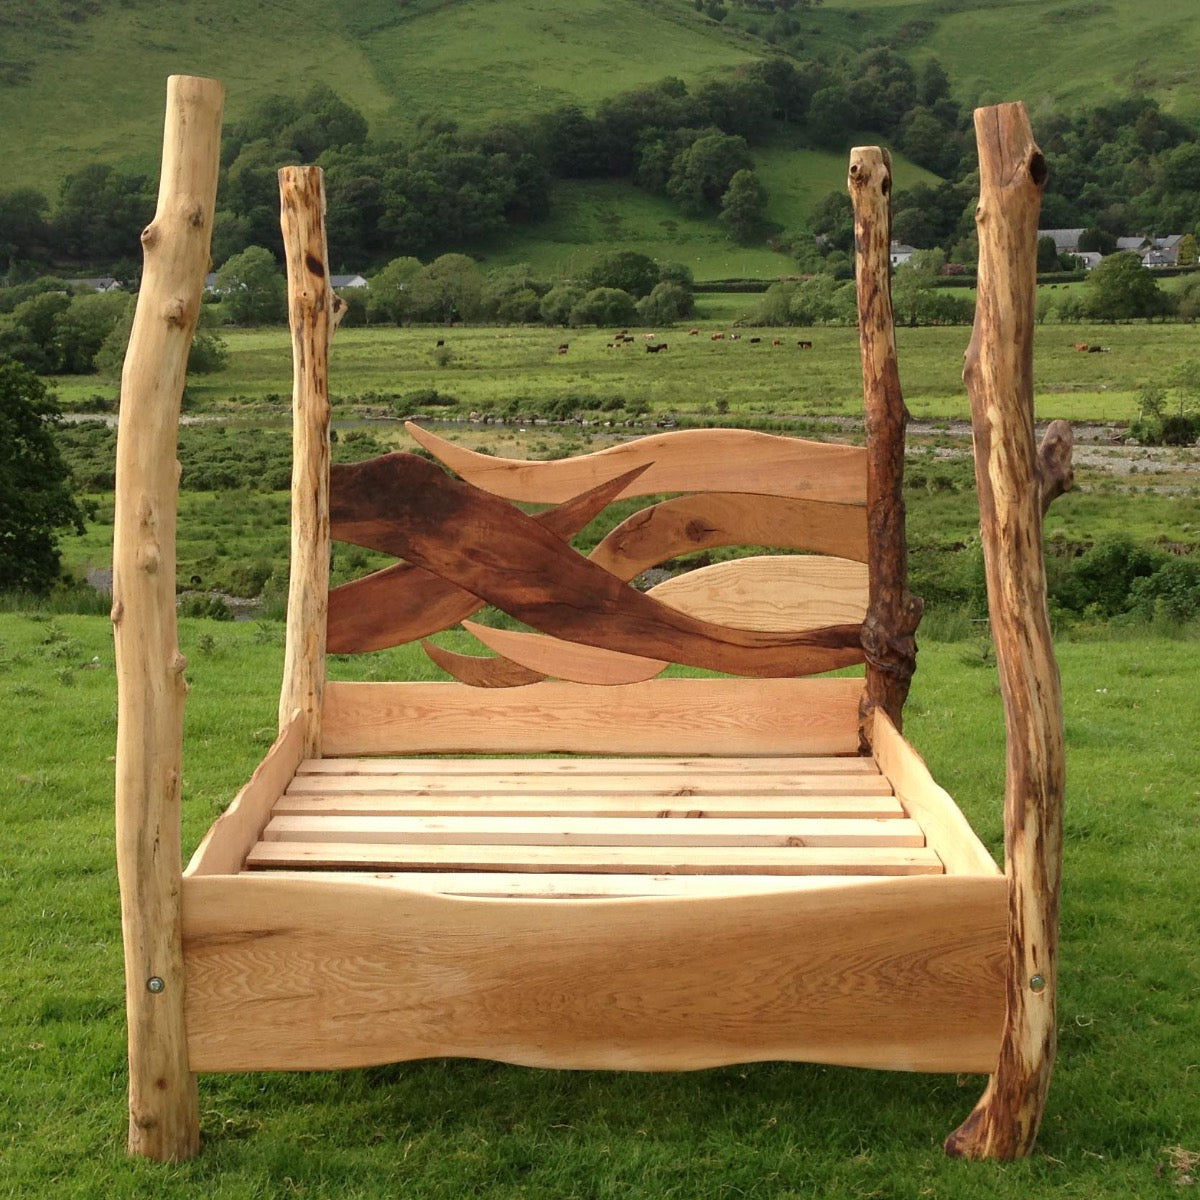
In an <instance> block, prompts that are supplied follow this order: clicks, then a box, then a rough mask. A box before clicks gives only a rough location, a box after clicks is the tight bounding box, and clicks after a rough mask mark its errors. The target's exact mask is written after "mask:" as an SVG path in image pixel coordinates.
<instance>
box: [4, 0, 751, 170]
mask: <svg viewBox="0 0 1200 1200" xmlns="http://www.w3.org/2000/svg"><path fill="white" fill-rule="evenodd" d="M39 31H40V32H39ZM10 36H11V37H12V39H13V44H12V48H11V50H10V52H9V55H8V56H10V57H11V56H13V55H14V54H15V56H16V57H18V58H19V59H21V60H23V61H25V62H26V63H27V64H28V68H29V69H28V73H27V78H28V81H27V82H25V83H22V84H20V85H19V86H9V87H0V127H2V128H3V129H4V130H5V146H6V171H5V179H6V186H10V187H14V186H17V185H20V184H31V185H34V186H38V187H41V188H43V189H46V190H47V191H48V192H51V193H52V192H53V191H54V189H55V188H56V186H57V182H58V179H59V178H60V177H61V176H62V175H63V174H65V173H67V172H69V171H71V170H74V169H78V168H79V167H81V166H83V165H84V164H85V163H87V162H89V161H93V160H96V159H100V160H104V161H109V162H115V163H120V164H133V165H137V166H140V167H141V168H143V169H145V170H147V171H154V170H156V168H157V162H158V153H159V148H160V137H161V128H162V126H161V113H162V108H163V86H164V82H165V80H166V77H167V76H168V75H170V74H177V73H186V74H198V75H208V76H212V77H215V78H217V79H220V80H221V81H222V82H223V83H224V84H225V85H226V89H227V92H228V102H227V110H226V119H227V120H237V119H238V118H239V117H241V116H242V115H244V114H245V113H246V112H247V111H248V110H249V109H250V107H251V106H252V105H253V104H254V103H255V102H256V101H257V100H259V99H261V98H263V97H265V96H268V95H272V94H276V93H283V94H286V95H301V94H303V92H304V91H305V90H307V88H308V87H310V86H311V84H312V83H313V82H316V81H317V80H320V81H322V82H324V83H327V84H329V85H330V86H331V87H333V88H334V89H335V90H336V91H337V92H338V93H339V95H341V96H342V97H343V98H344V99H346V100H347V101H349V102H350V103H351V104H354V105H355V106H356V107H358V108H359V109H360V110H361V111H362V112H363V114H364V115H365V116H366V117H367V119H368V121H369V122H370V124H371V127H372V131H373V132H374V133H375V134H376V135H378V136H384V137H387V136H394V135H396V134H398V133H403V132H405V131H407V130H411V129H412V127H413V125H414V123H415V122H416V120H417V119H418V118H419V117H421V116H422V115H432V116H436V117H438V118H451V119H457V120H463V121H466V122H470V123H475V122H479V121H487V120H491V119H499V118H504V117H511V116H521V115H526V114H528V113H533V112H539V111H544V110H547V109H549V108H552V107H554V106H555V105H557V104H562V103H579V104H583V105H586V106H590V105H592V104H594V103H595V102H596V101H597V100H600V99H602V98H604V97H605V96H609V95H612V94H613V93H614V92H617V91H621V90H623V89H626V88H630V87H634V86H636V85H638V84H643V83H650V82H653V81H655V80H658V79H660V78H662V77H663V76H664V75H668V74H675V75H679V76H682V77H685V78H688V79H692V80H696V79H700V78H704V77H707V76H708V75H710V74H713V73H716V72H721V71H727V70H728V69H729V68H730V67H732V66H734V65H735V64H736V63H738V62H743V61H745V60H747V59H749V58H752V57H756V56H758V55H760V54H761V53H762V46H761V44H756V43H753V42H751V41H750V40H748V39H742V38H740V37H733V36H730V35H729V34H727V33H723V32H722V31H721V30H720V29H719V28H718V27H716V26H714V25H712V24H711V23H709V22H706V21H704V20H703V19H702V18H700V17H699V16H698V15H697V14H696V13H695V12H694V11H692V9H691V8H690V6H687V7H685V6H684V5H680V4H670V3H667V4H663V3H656V2H654V0H604V3H600V2H599V0H584V2H583V3H580V2H578V0H543V2H542V3H539V4H538V5H536V6H529V5H525V4H512V3H505V4H497V3H492V2H490V0H465V2H463V3H458V4H453V5H442V4H433V3H427V2H423V3H416V4H404V5H401V4H395V3H390V2H388V0H365V2H363V3H358V4H355V5H353V6H351V7H350V8H349V9H345V10H343V9H334V10H331V9H329V8H328V7H327V6H326V5H323V4H321V3H318V0H295V2H294V3H289V4H288V5H287V6H286V8H283V9H281V8H280V6H279V5H278V4H276V3H273V2H272V0H245V2H242V0H239V2H238V3H237V4H236V5H235V4H231V3H230V2H229V0H192V2H189V3H188V4H186V5H171V6H162V5H152V4H144V3H131V4H123V3H122V4H117V3H105V4H104V5H103V7H102V10H101V11H100V14H99V15H98V16H94V17H90V18H88V19H86V20H83V21H82V22H79V23H76V24H70V23H67V22H59V23H55V22H53V21H48V20H47V19H46V17H45V16H40V17H34V16H28V15H27V16H26V17H25V19H24V22H23V27H22V28H18V29H16V30H15V31H14V32H13V33H12V34H11V35H10ZM664 46H668V47H669V55H668V56H666V57H664V51H663V47H664ZM297 63H305V64H308V66H307V68H306V70H305V71H304V72H298V71H297V69H296V64H297ZM117 64H119V66H118V65H117ZM301 76H303V78H301ZM68 81H69V82H68Z"/></svg>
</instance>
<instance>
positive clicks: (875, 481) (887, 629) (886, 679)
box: [849, 146, 922, 749]
mask: <svg viewBox="0 0 1200 1200" xmlns="http://www.w3.org/2000/svg"><path fill="white" fill-rule="evenodd" d="M849 188H850V198H851V200H852V201H853V203H854V243H855V251H856V260H857V262H856V266H857V270H856V272H855V277H856V280H857V292H858V331H859V345H860V349H861V354H862V373H863V397H864V400H865V402H866V430H867V564H868V572H869V583H868V591H869V597H868V603H867V614H866V616H865V618H864V619H863V626H862V644H863V651H864V653H865V654H866V658H867V683H866V690H865V692H864V694H863V702H862V712H861V714H860V726H859V727H860V729H861V730H862V733H861V734H860V741H861V742H862V744H863V748H864V749H866V747H867V739H866V730H867V729H869V728H870V714H871V713H872V712H873V711H874V710H875V709H876V708H882V709H883V710H884V712H886V713H887V715H888V716H889V717H890V718H891V719H892V723H893V724H894V725H895V726H896V728H897V729H900V728H901V726H902V721H903V710H904V701H905V699H906V698H907V697H908V686H909V682H910V681H911V679H912V674H913V670H914V669H915V667H916V661H917V643H916V639H915V637H914V636H913V635H914V633H915V632H916V628H917V625H918V623H919V622H920V620H921V609H922V603H921V599H920V597H918V596H913V595H911V594H910V593H909V590H908V543H907V537H906V534H905V529H904V428H905V425H906V423H907V421H908V412H907V410H906V409H905V407H904V396H903V394H902V393H901V390H900V372H899V368H898V366H897V362H896V335H895V328H894V325H893V322H892V289H891V257H890V251H891V241H892V201H891V193H892V160H891V157H890V156H889V155H888V153H887V151H885V150H881V149H879V147H878V146H856V147H855V148H854V149H853V150H851V151H850V175H849Z"/></svg>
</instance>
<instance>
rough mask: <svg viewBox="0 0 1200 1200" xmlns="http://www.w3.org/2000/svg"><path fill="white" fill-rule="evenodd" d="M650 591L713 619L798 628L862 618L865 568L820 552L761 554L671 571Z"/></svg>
mask: <svg viewBox="0 0 1200 1200" xmlns="http://www.w3.org/2000/svg"><path fill="white" fill-rule="evenodd" d="M649 595H651V596H653V597H654V599H655V600H659V601H661V602H662V603H663V604H666V605H669V606H670V607H671V608H674V609H676V610H677V611H679V612H682V613H687V614H688V616H692V617H698V618H699V619H700V620H702V621H711V622H713V623H714V624H718V625H727V626H730V627H732V628H737V629H757V630H760V631H762V632H765V633H802V632H804V631H805V630H809V629H824V628H825V627H827V626H830V625H854V624H857V623H861V621H862V619H863V616H864V614H865V613H866V609H867V568H866V565H865V564H864V563H858V562H853V561H851V560H850V559H846V558H829V557H827V556H825V555H816V554H810V555H796V554H788V555H781V554H777V555H768V554H760V555H754V556H752V557H749V558H738V559H732V560H730V561H729V562H722V563H714V564H713V565H712V566H709V567H700V568H699V569H698V570H695V571H687V572H685V573H684V574H681V575H676V576H674V577H673V578H671V579H667V580H664V581H663V582H662V583H659V584H656V585H655V586H654V587H652V588H651V589H650V591H649Z"/></svg>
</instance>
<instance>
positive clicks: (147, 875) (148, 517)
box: [112, 75, 224, 1162]
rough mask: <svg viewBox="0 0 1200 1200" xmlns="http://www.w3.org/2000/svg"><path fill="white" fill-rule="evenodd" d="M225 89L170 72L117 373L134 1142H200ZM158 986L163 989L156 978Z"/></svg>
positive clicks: (172, 1152)
mask: <svg viewBox="0 0 1200 1200" xmlns="http://www.w3.org/2000/svg"><path fill="white" fill-rule="evenodd" d="M223 105H224V90H223V89H222V87H221V85H220V84H218V83H216V82H215V81H213V80H210V79H197V78H193V77H190V76H186V75H173V76H171V78H170V79H169V80H168V82H167V113H166V126H165V130H164V135H163V156H162V175H161V177H160V180H159V190H158V207H157V210H156V212H155V215H154V219H153V221H151V223H150V224H149V225H148V226H147V227H146V228H145V230H144V231H143V232H142V247H143V250H144V251H145V267H144V270H143V275H142V286H141V290H140V292H139V293H138V303H137V310H136V313H135V315H134V321H133V329H132V332H131V334H130V339H129V349H128V351H127V352H126V355H125V366H124V371H123V372H122V376H121V423H120V427H119V430H118V437H117V464H116V475H117V480H116V514H115V518H114V523H113V609H112V619H113V632H114V636H115V640H116V641H115V644H116V668H117V758H116V762H117V765H116V842H117V875H118V879H119V881H120V888H121V928H122V933H123V938H124V947H125V1004H126V1011H127V1014H128V1021H129V1151H130V1153H131V1154H140V1155H144V1156H145V1157H147V1158H153V1159H158V1160H160V1161H169V1162H177V1161H181V1160H183V1159H187V1158H191V1157H192V1156H193V1155H194V1154H195V1153H196V1152H197V1150H198V1149H199V1145H200V1117H199V1100H198V1093H197V1088H196V1081H195V1078H194V1076H193V1075H192V1073H191V1070H190V1067H189V1063H188V1056H187V1041H186V1029H185V1023H186V1022H185V1011H184V1004H185V998H184V969H183V956H182V950H181V944H180V906H179V891H180V856H181V846H180V840H181V838H180V778H181V772H182V758H183V703H184V695H185V692H186V690H187V685H186V683H185V682H184V676H183V672H184V668H185V667H186V662H185V660H184V658H183V655H182V654H180V652H179V643H178V633H177V627H176V619H175V532H176V509H177V504H178V479H179V465H178V463H177V462H176V459H175V452H176V427H177V425H178V422H179V408H180V402H181V399H182V396H183V385H184V379H185V375H186V371H187V357H188V350H189V348H190V346H191V342H192V334H193V333H194V331H195V328H196V321H197V318H198V317H199V314H200V297H201V293H202V292H203V289H204V276H205V273H206V272H207V270H208V265H209V246H210V243H211V239H212V226H213V212H214V208H215V203H216V189H217V172H218V168H219V165H220V141H221V113H222V108H223ZM160 984H161V986H160Z"/></svg>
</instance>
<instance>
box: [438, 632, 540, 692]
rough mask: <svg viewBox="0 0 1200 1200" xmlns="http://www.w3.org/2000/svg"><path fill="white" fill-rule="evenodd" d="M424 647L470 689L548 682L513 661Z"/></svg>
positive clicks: (441, 647) (446, 669)
mask: <svg viewBox="0 0 1200 1200" xmlns="http://www.w3.org/2000/svg"><path fill="white" fill-rule="evenodd" d="M421 647H422V649H423V650H424V651H425V653H426V654H428V655H429V658H430V660H431V661H433V662H434V663H436V664H437V665H438V666H439V667H441V668H442V670H443V671H445V672H446V674H447V675H452V676H453V677H454V678H455V679H457V680H458V681H459V682H460V683H465V684H467V685H468V686H469V687H524V685H525V684H527V683H538V682H539V681H540V680H543V679H545V678H546V676H545V675H543V674H542V672H541V671H535V670H533V669H531V668H530V667H523V666H521V664H520V663H517V662H513V660H512V659H511V658H485V657H484V656H482V655H479V654H463V653H461V652H460V651H458V650H448V649H446V647H445V646H439V645H438V644H437V642H432V641H424V642H422V643H421Z"/></svg>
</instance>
